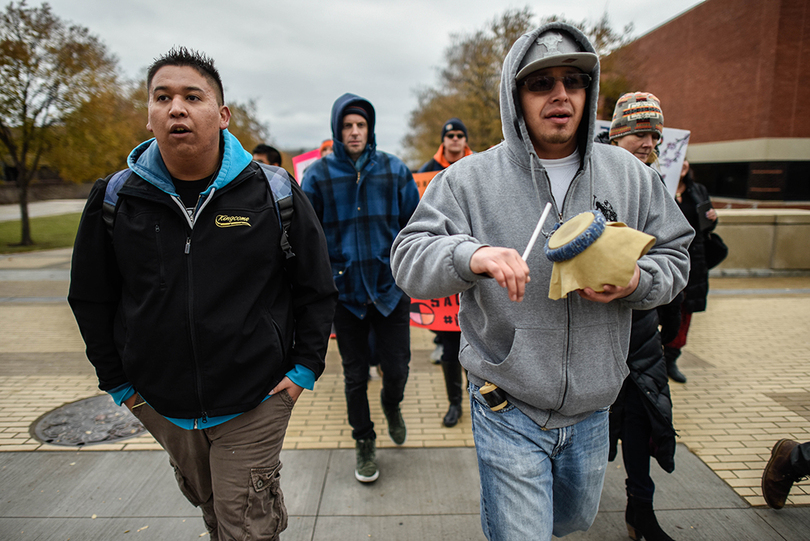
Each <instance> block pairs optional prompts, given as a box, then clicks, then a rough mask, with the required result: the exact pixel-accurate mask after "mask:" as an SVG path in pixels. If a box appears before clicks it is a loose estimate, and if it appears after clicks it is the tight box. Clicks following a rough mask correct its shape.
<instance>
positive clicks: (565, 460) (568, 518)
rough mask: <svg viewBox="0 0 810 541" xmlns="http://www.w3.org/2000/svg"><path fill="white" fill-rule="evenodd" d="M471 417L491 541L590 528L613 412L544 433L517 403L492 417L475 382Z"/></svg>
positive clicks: (605, 411)
mask: <svg viewBox="0 0 810 541" xmlns="http://www.w3.org/2000/svg"><path fill="white" fill-rule="evenodd" d="M470 416H471V418H472V428H473V436H474V439H475V448H476V453H477V454H478V472H479V475H480V478H481V527H482V528H483V530H484V534H485V535H486V537H487V539H489V541H514V540H522V539H532V540H550V539H551V536H552V534H554V535H556V536H557V537H562V536H564V535H567V534H569V533H571V532H574V531H577V530H587V529H588V528H589V527H590V525H591V524H592V523H593V520H594V519H595V518H596V513H597V511H598V510H599V499H600V497H601V495H602V485H603V483H604V481H605V469H606V467H607V457H608V408H605V409H602V410H598V411H596V412H594V413H593V414H592V415H590V416H589V417H587V418H586V419H585V420H583V421H580V422H579V423H577V424H575V425H572V426H567V427H564V428H557V429H551V430H543V429H541V428H540V426H539V425H537V424H536V423H535V422H534V421H532V420H531V419H530V418H529V417H527V416H526V415H524V414H523V413H522V412H521V411H520V410H519V409H517V408H516V407H515V406H514V405H513V404H511V403H510V404H508V405H507V406H506V407H505V408H504V409H502V410H500V411H497V412H493V411H492V410H490V409H489V407H488V406H487V404H486V402H485V401H484V399H483V398H482V397H481V393H480V392H479V391H478V387H477V386H475V385H473V384H470Z"/></svg>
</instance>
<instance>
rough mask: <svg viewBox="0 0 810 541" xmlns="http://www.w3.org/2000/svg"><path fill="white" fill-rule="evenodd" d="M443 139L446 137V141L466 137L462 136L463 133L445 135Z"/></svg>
mask: <svg viewBox="0 0 810 541" xmlns="http://www.w3.org/2000/svg"><path fill="white" fill-rule="evenodd" d="M445 137H447V138H448V139H464V138H465V137H467V136H466V135H464V134H463V133H448V134H447V135H445Z"/></svg>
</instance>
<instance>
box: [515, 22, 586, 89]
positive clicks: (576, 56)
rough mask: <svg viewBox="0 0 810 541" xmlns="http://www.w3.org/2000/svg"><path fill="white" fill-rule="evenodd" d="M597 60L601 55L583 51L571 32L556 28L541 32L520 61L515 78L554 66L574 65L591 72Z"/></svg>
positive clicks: (519, 78)
mask: <svg viewBox="0 0 810 541" xmlns="http://www.w3.org/2000/svg"><path fill="white" fill-rule="evenodd" d="M597 62H599V57H598V56H596V55H595V54H594V53H589V52H585V51H583V49H582V46H581V45H580V44H579V43H577V41H576V40H575V39H574V38H573V37H572V36H571V34H569V33H568V32H566V31H565V30H561V29H557V28H555V29H552V30H546V31H545V32H543V33H542V34H540V35H539V36H538V37H537V39H536V40H535V41H534V43H533V44H532V45H531V47H529V50H528V51H526V55H525V56H524V57H523V60H522V61H521V62H520V66H519V67H518V72H517V75H516V76H515V80H517V81H520V80H521V79H523V78H524V77H526V76H527V75H529V74H531V73H534V72H535V71H538V70H541V69H544V68H551V67H554V66H573V67H575V68H579V69H581V70H582V71H583V72H585V73H590V72H592V71H593V68H594V67H595V66H596V63H597Z"/></svg>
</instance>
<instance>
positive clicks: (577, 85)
mask: <svg viewBox="0 0 810 541" xmlns="http://www.w3.org/2000/svg"><path fill="white" fill-rule="evenodd" d="M557 81H562V84H563V86H564V87H565V89H566V90H579V89H581V88H588V87H589V86H590V84H591V76H590V75H588V74H587V73H569V74H568V75H563V76H561V77H551V76H550V75H529V76H528V77H526V78H525V79H523V80H522V81H521V82H520V83H519V84H518V86H521V85H526V88H527V89H528V90H529V92H549V91H551V90H552V89H553V88H554V86H555V85H556V84H557Z"/></svg>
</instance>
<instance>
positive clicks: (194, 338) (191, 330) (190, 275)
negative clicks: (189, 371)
mask: <svg viewBox="0 0 810 541" xmlns="http://www.w3.org/2000/svg"><path fill="white" fill-rule="evenodd" d="M190 245H191V235H189V237H188V239H187V240H186V248H187V249H189V247H190ZM186 254H189V251H187V252H186ZM186 277H187V279H188V286H187V287H188V312H187V313H188V316H187V317H188V333H189V341H190V342H191V357H192V360H193V361H194V370H195V372H196V373H195V379H196V380H197V400H199V402H200V411H202V421H203V423H207V422H208V413H207V412H206V407H205V401H204V400H203V392H202V389H203V380H202V374H201V371H200V365H199V362H198V358H199V356H198V355H197V336H196V333H195V332H194V315H193V314H194V293H193V291H194V288H193V287H192V283H193V278H194V275H193V273H192V266H191V255H190V254H189V255H188V256H187V257H186ZM194 424H195V426H196V425H197V422H196V420H195V422H194Z"/></svg>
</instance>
